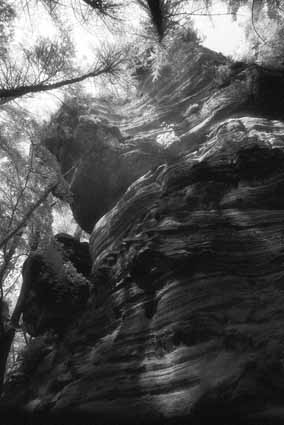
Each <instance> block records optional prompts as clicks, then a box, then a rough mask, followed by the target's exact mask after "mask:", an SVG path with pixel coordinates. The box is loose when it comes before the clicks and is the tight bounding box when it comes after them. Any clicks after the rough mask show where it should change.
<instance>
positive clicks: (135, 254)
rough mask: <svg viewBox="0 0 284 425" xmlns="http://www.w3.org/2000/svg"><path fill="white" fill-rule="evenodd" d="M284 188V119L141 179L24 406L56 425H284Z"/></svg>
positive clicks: (103, 229)
mask: <svg viewBox="0 0 284 425" xmlns="http://www.w3.org/2000/svg"><path fill="white" fill-rule="evenodd" d="M283 193H284V124H283V123H281V122H279V121H272V120H268V119H260V118H255V117H239V118H235V119H234V118H232V119H229V120H225V121H222V122H220V123H218V124H216V125H215V126H213V127H212V128H211V131H210V133H209V135H208V138H207V139H206V140H204V143H203V144H202V145H201V146H200V148H199V149H198V150H197V151H196V152H189V153H187V154H185V155H184V156H182V157H180V158H179V159H178V160H177V161H175V162H173V163H171V164H163V165H161V166H158V167H156V168H155V169H153V170H152V171H151V172H148V173H147V174H146V175H145V176H143V177H142V178H140V179H139V180H137V181H136V182H135V183H134V184H133V185H131V186H130V187H129V189H128V190H127V191H126V193H125V195H124V196H123V197H122V198H121V199H120V201H119V202H118V203H117V204H116V205H115V207H114V208H113V209H112V210H111V211H109V212H108V213H107V214H106V215H105V216H104V217H102V218H101V219H100V220H99V222H98V223H97V224H96V226H95V229H94V231H93V234H92V237H91V242H90V248H91V255H92V259H93V269H92V277H91V290H90V298H89V300H88V304H87V306H86V308H85V310H84V311H83V312H82V313H80V314H79V315H78V317H77V321H76V325H74V324H73V325H70V327H69V328H68V329H67V330H66V332H65V334H64V336H63V337H62V338H61V340H60V341H59V342H57V344H56V346H55V347H54V348H53V350H52V352H49V353H47V354H46V355H45V356H44V357H43V359H42V360H41V362H40V363H39V364H38V365H37V367H36V369H35V370H34V371H33V374H32V375H31V376H30V377H29V380H28V383H27V381H25V385H26V387H27V389H28V394H29V396H28V397H26V399H23V400H19V401H18V405H20V406H22V407H23V408H26V409H27V410H28V411H33V414H34V415H35V418H41V420H44V418H45V419H46V418H48V419H46V420H53V419H54V418H56V420H57V419H58V421H59V420H61V422H62V423H67V422H66V420H67V419H66V418H67V417H70V415H72V419H73V420H74V421H77V423H93V422H94V421H98V423H103V424H112V423H113V424H118V423H119V424H120V423H121V424H125V423H129V424H130V423H139V424H148V423H149V422H150V423H157V424H167V423H170V424H176V423H179V424H188V423H191V424H204V425H205V424H206V425H207V424H208V421H209V420H214V419H216V420H218V423H219V424H220V425H228V424H245V425H251V424H254V425H257V424H258V425H259V424H262V425H264V424H267V425H268V424H280V423H283V420H284V409H283V390H284V368H283V365H284V363H283V362H284V354H283V353H284V345H283V344H284V309H283V299H284V292H283V284H284V272H283V270H284V269H283V231H284V227H283V210H284V198H283ZM54 420H55V419H54ZM64 421H65V422H64Z"/></svg>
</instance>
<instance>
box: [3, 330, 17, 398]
mask: <svg viewBox="0 0 284 425" xmlns="http://www.w3.org/2000/svg"><path fill="white" fill-rule="evenodd" d="M14 336H15V328H12V327H10V326H8V327H7V328H6V329H4V331H3V333H2V334H1V335H0V347H1V350H0V395H1V394H2V391H3V383H4V378H5V372H6V364H7V360H8V356H9V353H10V348H11V345H12V342H13V339H14Z"/></svg>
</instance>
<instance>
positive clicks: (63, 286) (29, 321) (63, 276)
mask: <svg viewBox="0 0 284 425" xmlns="http://www.w3.org/2000/svg"><path fill="white" fill-rule="evenodd" d="M27 268H29V270H26V269H27ZM90 272H91V259H90V254H89V246H88V244H86V243H80V242H79V241H77V240H75V239H74V238H72V237H71V236H69V235H66V234H64V233H61V234H58V235H57V236H56V237H55V241H53V242H51V244H50V246H49V247H48V248H47V249H46V250H45V251H43V252H35V253H33V254H31V255H30V257H29V259H28V262H26V263H25V264H24V274H25V275H26V276H29V279H30V281H29V282H28V286H29V290H28V294H27V296H26V298H25V302H24V306H23V311H22V313H23V321H24V324H25V329H26V331H28V332H29V334H30V335H32V336H37V335H41V334H43V333H44V332H46V331H48V330H55V331H56V332H59V333H60V334H61V333H62V332H64V331H65V329H66V327H68V326H70V323H71V322H72V321H73V320H74V317H76V314H78V312H80V311H82V309H83V308H84V306H85V304H86V302H87V299H88V296H89V283H88V280H87V278H88V277H89V275H90Z"/></svg>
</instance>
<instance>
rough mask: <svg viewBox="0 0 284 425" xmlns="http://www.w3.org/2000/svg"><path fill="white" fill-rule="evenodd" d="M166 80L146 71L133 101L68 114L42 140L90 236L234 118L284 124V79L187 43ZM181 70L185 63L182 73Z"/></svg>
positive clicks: (92, 104)
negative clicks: (131, 194)
mask: <svg viewBox="0 0 284 425" xmlns="http://www.w3.org/2000/svg"><path fill="white" fill-rule="evenodd" d="M169 57H170V61H169V63H168V64H167V66H166V67H165V69H162V70H161V77H160V78H159V79H158V80H157V81H156V82H154V83H153V82H152V77H151V76H150V75H149V72H147V70H144V72H143V73H142V74H141V75H140V76H139V75H137V78H138V80H139V87H138V89H137V94H136V95H133V96H130V97H129V98H127V99H126V101H125V100H124V101H121V102H120V101H116V102H115V100H109V101H105V100H104V99H101V100H99V99H93V100H89V101H88V102H86V104H82V105H77V106H72V105H71V107H70V105H69V106H68V107H67V108H64V107H63V108H62V110H60V111H59V113H58V114H57V115H56V116H55V117H54V119H53V120H52V123H51V124H50V126H49V127H48V131H46V136H45V138H44V140H43V143H44V144H45V146H47V147H48V149H49V150H50V151H51V152H52V153H53V154H54V155H55V156H56V158H57V160H58V162H59V164H60V166H61V169H62V174H63V175H64V176H65V178H66V179H67V180H68V182H69V183H70V184H71V191H72V193H73V202H72V205H71V208H72V210H73V212H74V215H75V218H76V220H77V221H78V223H79V224H80V226H81V227H82V228H83V229H84V230H86V231H87V232H89V233H90V232H91V231H92V230H93V227H94V225H95V223H96V222H97V221H98V220H99V219H100V218H101V217H102V216H103V215H104V214H105V213H107V212H108V211H109V210H110V209H111V208H112V207H114V205H115V204H116V202H118V200H119V199H120V198H121V196H122V195H123V194H124V193H125V191H126V190H127V189H128V187H129V186H130V184H132V183H133V182H134V181H135V180H136V179H137V178H139V177H141V176H143V175H144V174H145V173H146V172H148V171H149V170H151V169H152V168H154V167H156V166H158V165H160V164H162V163H165V162H169V163H170V162H172V161H175V160H176V158H177V156H178V155H184V154H185V153H186V152H189V151H191V152H194V151H195V150H198V149H199V147H200V146H201V145H203V143H204V141H205V139H206V137H207V135H208V133H209V132H210V131H211V129H212V126H214V125H215V124H216V123H219V122H221V121H224V120H226V119H229V118H231V117H233V116H246V115H248V114H252V115H253V116H259V117H264V116H265V117H267V116H269V117H273V118H274V119H275V118H276V119H279V118H283V107H284V102H283V99H284V96H283V93H284V83H283V81H284V80H283V76H282V75H281V74H279V75H278V73H277V72H276V71H269V70H264V69H262V68H260V67H258V66H256V65H246V64H244V63H241V62H237V63H232V62H230V61H229V60H227V59H226V58H225V57H224V56H222V55H221V54H218V53H216V52H213V51H210V50H209V49H206V48H204V47H202V46H198V45H196V44H194V43H189V42H185V41H183V42H182V41H180V42H179V44H178V46H176V47H175V48H173V51H172V52H170V54H169ZM177 63H178V64H179V66H178V69H177Z"/></svg>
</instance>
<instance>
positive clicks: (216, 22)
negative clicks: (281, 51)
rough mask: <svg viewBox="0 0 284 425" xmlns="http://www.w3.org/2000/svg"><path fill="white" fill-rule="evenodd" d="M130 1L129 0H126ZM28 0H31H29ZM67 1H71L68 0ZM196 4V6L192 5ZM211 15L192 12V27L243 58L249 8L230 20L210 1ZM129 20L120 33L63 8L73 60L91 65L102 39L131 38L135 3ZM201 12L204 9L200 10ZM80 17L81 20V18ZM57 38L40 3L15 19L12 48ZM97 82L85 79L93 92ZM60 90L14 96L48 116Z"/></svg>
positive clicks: (136, 21) (220, 3) (207, 40)
mask: <svg viewBox="0 0 284 425" xmlns="http://www.w3.org/2000/svg"><path fill="white" fill-rule="evenodd" d="M129 2H130V0H129ZM29 4H31V3H29ZM69 4H70V1H69ZM194 4H195V6H194ZM213 4H214V7H213V9H212V15H211V18H209V17H208V16H199V15H196V16H193V17H192V20H193V23H194V26H195V28H196V29H197V31H198V32H199V34H200V35H201V37H202V40H203V44H204V45H205V46H206V47H208V48H210V49H212V50H216V51H219V52H221V53H223V54H225V55H230V56H232V57H234V58H235V59H242V56H243V55H244V52H245V50H246V49H247V43H246V41H245V33H244V25H245V22H247V20H248V19H249V9H248V8H247V7H242V8H241V9H240V11H239V13H238V19H237V20H236V21H233V20H232V17H231V15H228V14H227V15H226V14H224V13H226V12H227V9H226V4H225V3H224V2H223V1H221V0H217V1H214V2H213ZM188 9H189V11H195V10H196V2H188ZM129 10H130V12H129V14H130V15H131V20H130V19H129V15H127V31H125V32H122V33H120V34H119V35H118V34H117V32H113V25H112V28H110V27H109V26H108V25H106V24H104V23H102V22H101V21H99V20H96V21H95V20H94V18H92V20H91V21H90V23H89V24H88V25H86V23H85V22H82V19H80V17H78V15H77V16H74V13H73V10H72V8H70V7H69V8H66V9H65V11H64V18H63V19H65V22H66V23H67V25H68V26H69V30H70V34H72V39H73V42H74V46H75V52H76V63H77V64H81V65H82V70H86V69H89V68H90V67H91V66H92V63H93V61H94V57H95V55H96V49H98V48H99V46H100V45H101V43H102V42H103V43H113V42H115V40H116V39H119V38H120V39H126V38H128V39H129V40H130V41H131V37H133V36H134V34H135V33H136V29H137V28H139V25H140V21H141V12H139V10H140V9H138V8H137V6H133V5H132V6H131V9H129ZM201 12H203V11H201ZM80 21H81V22H80ZM47 36H48V37H49V38H51V39H56V38H57V36H58V35H57V30H56V28H55V26H54V24H53V23H52V20H51V18H50V17H49V15H48V14H47V13H46V11H45V9H44V7H43V6H41V5H40V4H39V2H38V3H37V6H36V7H35V6H32V5H31V6H30V7H29V9H27V8H26V9H25V13H24V14H21V16H20V17H19V18H18V19H17V21H16V26H15V40H14V48H15V52H16V53H15V54H16V55H17V54H19V53H17V49H21V47H22V46H23V45H24V46H25V47H31V46H32V45H33V44H34V43H35V40H36V39H37V37H47ZM98 86H99V85H98V84H97V82H95V83H94V82H92V81H87V82H86V83H85V87H86V88H87V90H88V91H89V92H91V93H92V94H94V95H95V94H96V93H97V87H98ZM61 100H62V94H61V93H60V91H55V90H54V91H52V92H50V93H44V94H40V93H38V94H36V95H35V96H33V97H28V98H25V99H23V100H22V99H20V100H17V103H18V104H19V105H20V106H21V107H23V108H26V109H28V110H29V111H30V113H31V114H32V115H34V117H36V118H37V119H38V120H39V121H44V120H48V119H49V117H50V114H52V113H53V112H54V111H55V110H56V109H57V108H58V107H59V106H60V104H61Z"/></svg>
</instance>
